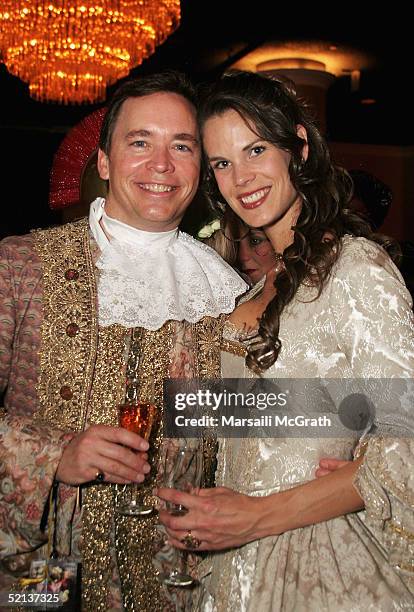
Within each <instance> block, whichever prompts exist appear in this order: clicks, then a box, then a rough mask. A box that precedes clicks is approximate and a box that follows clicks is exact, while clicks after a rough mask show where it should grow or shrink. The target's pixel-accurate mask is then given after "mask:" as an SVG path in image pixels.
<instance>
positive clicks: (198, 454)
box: [161, 442, 203, 587]
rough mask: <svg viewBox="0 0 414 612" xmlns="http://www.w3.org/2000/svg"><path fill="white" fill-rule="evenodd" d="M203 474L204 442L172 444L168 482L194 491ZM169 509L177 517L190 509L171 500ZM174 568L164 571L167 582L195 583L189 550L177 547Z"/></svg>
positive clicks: (167, 462) (166, 466)
mask: <svg viewBox="0 0 414 612" xmlns="http://www.w3.org/2000/svg"><path fill="white" fill-rule="evenodd" d="M202 473H203V449H202V445H201V443H199V442H197V443H195V444H186V445H183V446H179V447H174V446H171V447H169V448H168V449H167V451H166V453H165V462H164V485H165V486H166V487H169V488H174V489H178V490H179V491H185V492H186V493H191V492H192V491H194V489H195V488H198V487H200V485H201V478H202ZM166 506H167V510H168V512H169V513H170V514H172V515H174V516H183V515H184V514H186V513H187V512H188V510H187V508H186V507H185V506H183V505H182V504H173V503H172V502H167V504H166ZM173 550H174V557H173V561H172V564H173V567H172V569H171V570H170V571H169V572H168V573H164V574H161V579H162V581H163V582H164V584H166V585H168V586H173V587H187V586H190V585H192V584H193V583H194V578H192V577H191V576H190V575H189V574H188V573H186V567H185V566H186V559H187V553H186V552H184V553H181V551H179V550H178V549H177V548H174V549H173Z"/></svg>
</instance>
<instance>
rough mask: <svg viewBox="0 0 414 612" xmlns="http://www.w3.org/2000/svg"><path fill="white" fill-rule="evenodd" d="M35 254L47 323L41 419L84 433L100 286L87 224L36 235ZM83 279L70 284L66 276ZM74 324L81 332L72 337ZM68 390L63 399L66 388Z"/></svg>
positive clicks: (40, 385) (40, 388)
mask: <svg viewBox="0 0 414 612" xmlns="http://www.w3.org/2000/svg"><path fill="white" fill-rule="evenodd" d="M34 250H35V251H36V252H37V254H38V255H39V257H40V259H41V260H42V262H43V323H42V331H41V338H42V351H41V358H40V377H39V381H38V385H37V392H38V397H39V401H40V405H41V409H40V411H39V412H38V413H37V415H36V416H37V418H40V419H44V420H46V421H47V422H49V423H54V424H56V423H58V424H59V427H60V428H62V429H70V430H72V431H80V430H82V429H83V427H84V421H85V418H86V410H87V403H88V399H89V394H90V381H91V379H92V371H93V366H94V363H95V358H96V350H97V329H96V326H97V323H96V321H97V316H96V283H95V277H94V274H93V266H92V261H91V256H90V249H89V231H88V223H87V220H86V219H82V220H81V221H78V222H76V223H73V224H68V225H65V226H63V227H57V228H53V229H50V230H46V231H44V230H40V231H36V232H34ZM68 269H73V270H76V271H77V272H78V273H79V277H78V278H75V279H73V280H68V279H67V278H66V277H65V272H66V271H67V270H68ZM70 323H76V324H77V325H78V326H79V332H78V333H77V334H76V335H75V336H73V337H70V336H68V335H67V333H66V328H67V326H68V325H69V324H70ZM65 387H66V388H67V389H69V390H70V391H71V392H72V393H71V395H70V394H67V395H66V397H68V399H66V400H65V399H63V397H62V395H63V396H65V393H62V394H61V393H60V392H61V389H62V388H65Z"/></svg>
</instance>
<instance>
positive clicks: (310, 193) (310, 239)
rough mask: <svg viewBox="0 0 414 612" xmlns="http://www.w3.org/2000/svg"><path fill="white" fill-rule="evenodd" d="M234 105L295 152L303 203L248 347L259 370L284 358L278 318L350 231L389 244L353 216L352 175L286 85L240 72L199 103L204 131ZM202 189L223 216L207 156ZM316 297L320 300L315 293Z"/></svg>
mask: <svg viewBox="0 0 414 612" xmlns="http://www.w3.org/2000/svg"><path fill="white" fill-rule="evenodd" d="M228 110H234V111H236V112H237V113H239V115H240V116H241V117H242V118H243V119H244V120H245V121H246V123H247V125H248V126H249V128H250V129H251V130H253V131H254V132H255V133H256V134H257V135H258V136H259V138H261V139H263V140H266V141H267V142H270V143H271V144H273V145H274V146H276V147H278V148H279V149H282V150H284V151H287V152H289V153H290V155H291V160H290V166H289V174H290V179H291V181H292V184H293V186H294V187H295V189H296V191H297V192H298V194H299V195H300V198H301V200H302V209H301V212H300V214H299V217H298V219H297V222H296V225H295V226H294V227H293V228H292V230H293V232H294V239H293V242H292V244H291V245H290V246H289V247H287V248H286V250H285V251H284V253H283V261H284V270H283V271H282V272H281V273H279V274H278V275H277V277H276V280H275V289H276V296H275V297H274V298H273V299H272V300H271V301H270V302H269V304H268V306H267V308H266V310H265V311H264V313H263V315H262V317H261V320H260V325H259V340H258V342H255V343H253V344H252V345H251V346H250V347H249V349H248V355H247V358H246V363H247V365H248V366H249V367H250V368H251V369H252V370H254V371H256V372H258V373H261V372H263V371H265V370H267V369H268V368H269V367H270V366H271V365H272V364H273V363H275V361H276V360H277V358H278V355H279V352H280V348H281V341H280V338H279V328H280V317H281V314H282V312H283V310H284V308H285V307H286V306H287V304H289V302H291V300H292V299H293V297H294V296H295V294H296V292H297V291H298V288H299V286H300V285H301V283H303V282H304V281H306V283H307V284H312V285H313V286H315V287H316V288H317V297H319V295H320V294H321V292H322V289H323V287H324V284H325V281H326V280H327V278H328V276H329V273H330V271H331V269H332V266H333V265H334V263H335V261H336V259H337V258H338V256H339V251H340V240H341V238H342V237H343V236H344V234H352V235H354V236H364V237H367V238H370V239H373V240H375V241H377V242H381V243H384V240H382V239H381V237H379V236H376V235H374V234H373V233H372V231H371V229H370V227H369V225H368V224H367V223H366V222H365V221H363V220H362V219H361V218H360V217H358V216H357V215H356V214H354V213H352V211H351V210H350V208H349V203H350V200H351V197H352V180H351V179H350V177H349V175H348V174H347V173H346V172H345V171H344V170H342V169H339V168H337V167H335V166H334V165H333V164H332V162H331V158H330V154H329V150H328V147H327V144H326V142H325V140H324V138H323V137H322V135H321V134H320V132H319V130H318V129H317V127H316V126H315V123H314V121H313V119H312V118H311V116H310V114H309V112H308V110H307V108H306V106H305V104H304V103H303V102H302V101H300V100H299V99H298V98H297V97H296V95H295V94H294V93H293V92H292V91H291V90H290V89H288V88H287V87H286V86H285V85H284V84H283V83H282V82H280V81H278V80H275V79H273V78H267V77H264V76H260V75H258V74H255V73H250V72H234V73H231V74H229V75H226V76H224V77H223V78H222V79H220V80H219V81H217V82H216V83H214V84H213V85H212V86H210V87H209V89H208V90H207V91H204V93H203V95H202V98H201V104H200V107H199V123H200V129H201V133H202V132H203V127H204V125H205V123H206V121H207V120H208V119H210V118H211V117H215V116H218V115H222V114H223V113H225V112H226V111H228ZM298 125H302V126H303V127H304V128H305V129H306V133H307V143H308V147H309V152H308V157H307V159H306V161H304V159H303V157H302V150H303V146H304V144H305V142H304V140H303V139H302V138H300V137H299V136H298V134H297V126H298ZM203 166H204V168H203V169H204V189H205V191H206V195H207V197H208V198H209V201H210V203H211V205H212V206H213V207H214V208H215V210H216V211H217V212H221V213H222V214H223V212H224V210H225V208H226V206H227V205H226V203H225V201H224V198H223V196H222V194H221V193H220V191H219V189H218V186H217V183H216V180H215V177H214V173H213V171H212V169H211V167H210V165H209V164H208V162H207V160H206V158H205V156H204V159H203ZM315 299H316V298H315Z"/></svg>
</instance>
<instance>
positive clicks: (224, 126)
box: [203, 110, 303, 227]
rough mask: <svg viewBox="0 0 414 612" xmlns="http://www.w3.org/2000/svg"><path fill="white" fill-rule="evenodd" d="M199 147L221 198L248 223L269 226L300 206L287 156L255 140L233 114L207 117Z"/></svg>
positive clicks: (258, 139)
mask: <svg viewBox="0 0 414 612" xmlns="http://www.w3.org/2000/svg"><path fill="white" fill-rule="evenodd" d="M302 129H303V128H302ZM298 133H299V132H298ZM203 144H204V148H205V151H206V154H207V157H208V160H209V163H210V166H211V168H212V170H213V172H214V175H215V177H216V181H217V185H218V187H219V189H220V192H221V194H222V195H223V197H224V198H225V200H226V201H227V203H228V204H229V205H230V206H231V208H232V209H233V210H234V212H235V213H236V214H237V215H238V216H239V217H240V218H241V219H242V220H243V221H244V222H245V223H246V224H247V225H250V226H251V227H267V226H269V225H273V224H274V223H276V222H277V221H278V220H280V219H281V218H282V217H284V215H285V214H286V213H287V211H289V210H290V208H291V207H292V206H293V205H294V204H295V203H297V202H298V200H299V196H298V193H297V191H296V189H295V188H294V186H293V185H292V182H291V180H290V176H289V163H290V158H291V155H290V153H288V152H286V151H283V150H282V149H278V148H277V147H275V146H274V145H272V144H270V143H269V142H267V141H266V140H263V139H262V138H259V137H258V136H257V134H255V133H254V132H253V131H252V130H251V129H250V128H249V127H248V125H247V124H246V122H245V121H244V120H243V118H242V117H241V116H240V115H239V114H238V113H237V112H236V111H234V110H228V111H226V112H224V113H223V114H222V115H217V116H214V117H211V118H210V119H208V120H207V121H206V123H205V125H204V129H203Z"/></svg>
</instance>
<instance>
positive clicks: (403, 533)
mask: <svg viewBox="0 0 414 612" xmlns="http://www.w3.org/2000/svg"><path fill="white" fill-rule="evenodd" d="M387 526H388V528H389V529H391V531H394V533H397V534H398V535H399V536H400V537H401V538H403V539H404V540H408V541H409V542H414V533H413V532H412V531H407V529H405V528H404V527H401V525H397V524H396V523H394V522H393V521H390V522H389V523H388V525H387Z"/></svg>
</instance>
